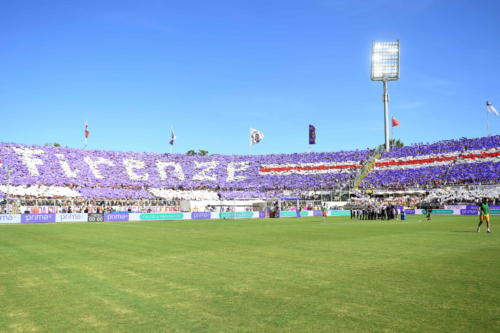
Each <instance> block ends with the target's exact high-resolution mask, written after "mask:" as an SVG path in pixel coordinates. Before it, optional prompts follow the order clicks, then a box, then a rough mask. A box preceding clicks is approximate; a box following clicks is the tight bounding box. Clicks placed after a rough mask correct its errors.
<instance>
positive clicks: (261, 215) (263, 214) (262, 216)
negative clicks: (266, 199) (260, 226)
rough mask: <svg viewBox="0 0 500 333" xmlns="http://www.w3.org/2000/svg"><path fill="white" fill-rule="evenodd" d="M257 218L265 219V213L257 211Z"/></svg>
mask: <svg viewBox="0 0 500 333" xmlns="http://www.w3.org/2000/svg"><path fill="white" fill-rule="evenodd" d="M259 218H260V219H264V218H266V212H265V211H263V210H261V211H259Z"/></svg>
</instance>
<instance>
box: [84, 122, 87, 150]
mask: <svg viewBox="0 0 500 333" xmlns="http://www.w3.org/2000/svg"><path fill="white" fill-rule="evenodd" d="M87 124H88V121H87V120H85V124H83V128H84V129H85V131H84V132H83V136H84V138H85V139H84V140H83V141H84V145H83V149H87V127H86V126H87Z"/></svg>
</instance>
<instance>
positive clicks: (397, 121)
mask: <svg viewBox="0 0 500 333" xmlns="http://www.w3.org/2000/svg"><path fill="white" fill-rule="evenodd" d="M399 125H401V123H400V122H399V120H397V119H396V118H394V117H392V127H396V126H399Z"/></svg>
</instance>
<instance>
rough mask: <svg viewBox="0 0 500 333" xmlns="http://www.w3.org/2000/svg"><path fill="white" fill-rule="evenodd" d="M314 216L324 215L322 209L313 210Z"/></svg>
mask: <svg viewBox="0 0 500 333" xmlns="http://www.w3.org/2000/svg"><path fill="white" fill-rule="evenodd" d="M313 216H323V211H322V210H313Z"/></svg>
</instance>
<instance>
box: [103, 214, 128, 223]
mask: <svg viewBox="0 0 500 333" xmlns="http://www.w3.org/2000/svg"><path fill="white" fill-rule="evenodd" d="M104 221H106V222H113V221H115V222H116V221H128V213H104Z"/></svg>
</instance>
